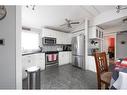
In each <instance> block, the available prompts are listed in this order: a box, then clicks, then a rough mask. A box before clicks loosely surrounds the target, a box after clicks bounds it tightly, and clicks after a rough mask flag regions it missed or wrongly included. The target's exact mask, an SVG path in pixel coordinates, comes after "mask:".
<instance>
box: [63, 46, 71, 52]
mask: <svg viewBox="0 0 127 95" xmlns="http://www.w3.org/2000/svg"><path fill="white" fill-rule="evenodd" d="M63 51H71V45H63Z"/></svg>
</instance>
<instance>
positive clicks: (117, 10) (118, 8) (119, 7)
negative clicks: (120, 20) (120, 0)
mask: <svg viewBox="0 0 127 95" xmlns="http://www.w3.org/2000/svg"><path fill="white" fill-rule="evenodd" d="M124 9H127V7H123V6H120V5H118V6H116V12H117V13H119V12H120V10H124Z"/></svg>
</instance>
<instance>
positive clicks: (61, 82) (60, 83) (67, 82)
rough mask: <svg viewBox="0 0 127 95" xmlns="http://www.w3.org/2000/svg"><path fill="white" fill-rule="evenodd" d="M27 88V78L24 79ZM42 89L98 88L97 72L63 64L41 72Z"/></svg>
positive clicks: (24, 85)
mask: <svg viewBox="0 0 127 95" xmlns="http://www.w3.org/2000/svg"><path fill="white" fill-rule="evenodd" d="M23 89H27V80H26V79H25V80H23ZM41 89H97V82H96V74H95V73H94V72H92V71H88V70H86V71H85V70H82V69H79V68H76V67H73V66H71V65H70V64H68V65H63V66H60V67H54V68H48V69H46V70H45V71H42V72H41Z"/></svg>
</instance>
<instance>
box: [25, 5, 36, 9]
mask: <svg viewBox="0 0 127 95" xmlns="http://www.w3.org/2000/svg"><path fill="white" fill-rule="evenodd" d="M26 7H27V8H31V9H32V10H35V5H27V6H26Z"/></svg>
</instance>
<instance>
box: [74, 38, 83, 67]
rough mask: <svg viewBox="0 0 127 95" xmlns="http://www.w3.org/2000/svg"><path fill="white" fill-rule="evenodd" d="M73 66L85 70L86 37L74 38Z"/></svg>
mask: <svg viewBox="0 0 127 95" xmlns="http://www.w3.org/2000/svg"><path fill="white" fill-rule="evenodd" d="M72 65H74V66H77V67H80V68H82V69H85V36H84V35H79V36H76V37H73V38H72Z"/></svg>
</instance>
